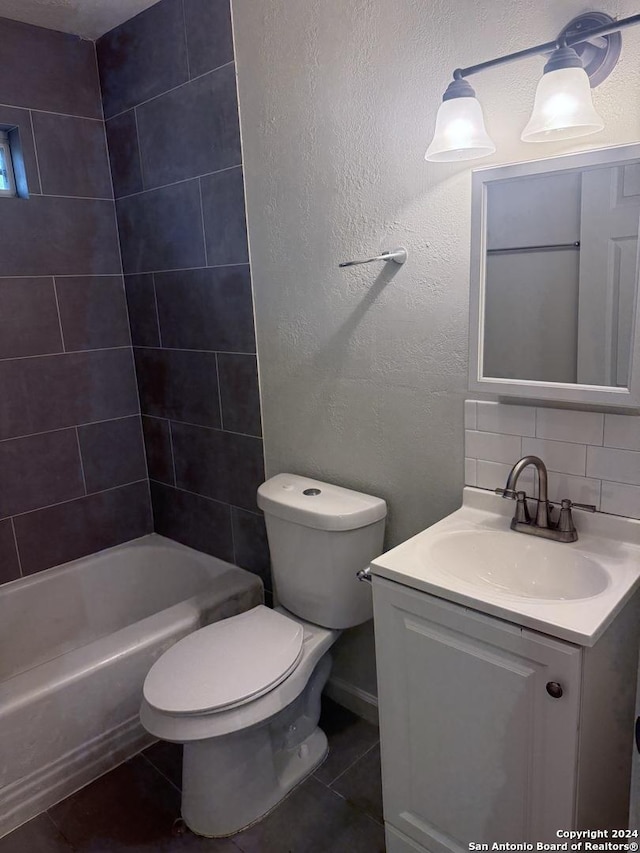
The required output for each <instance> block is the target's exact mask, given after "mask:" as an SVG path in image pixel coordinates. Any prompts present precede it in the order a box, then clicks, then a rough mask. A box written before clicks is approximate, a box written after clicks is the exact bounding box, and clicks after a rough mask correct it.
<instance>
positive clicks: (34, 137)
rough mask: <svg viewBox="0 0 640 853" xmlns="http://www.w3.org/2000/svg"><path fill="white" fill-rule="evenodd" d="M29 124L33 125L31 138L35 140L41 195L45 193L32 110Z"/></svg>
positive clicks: (34, 148) (34, 146) (34, 153)
mask: <svg viewBox="0 0 640 853" xmlns="http://www.w3.org/2000/svg"><path fill="white" fill-rule="evenodd" d="M29 122H30V123H31V136H32V138H33V155H34V157H35V161H36V172H37V173H38V183H39V184H40V193H41V194H43V193H44V186H43V185H42V175H41V174H40V160H39V159H38V143H37V142H36V129H35V127H34V124H33V116H32V114H31V110H29Z"/></svg>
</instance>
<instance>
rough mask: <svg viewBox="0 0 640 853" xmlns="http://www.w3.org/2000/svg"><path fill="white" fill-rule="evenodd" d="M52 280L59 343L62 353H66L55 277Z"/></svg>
mask: <svg viewBox="0 0 640 853" xmlns="http://www.w3.org/2000/svg"><path fill="white" fill-rule="evenodd" d="M52 279H53V295H54V297H55V300H56V313H57V315H58V326H59V327H60V342H61V343H62V352H63V353H66V351H67V347H66V345H65V342H64V332H63V331H62V317H61V316H60V302H59V300H58V287H57V285H56V277H55V275H54V276H52Z"/></svg>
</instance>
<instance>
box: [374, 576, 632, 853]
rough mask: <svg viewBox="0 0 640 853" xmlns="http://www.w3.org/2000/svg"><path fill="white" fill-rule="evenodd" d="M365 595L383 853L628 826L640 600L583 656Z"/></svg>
mask: <svg viewBox="0 0 640 853" xmlns="http://www.w3.org/2000/svg"><path fill="white" fill-rule="evenodd" d="M373 589H374V609H375V617H374V618H375V632H376V655H377V665H378V682H379V710H380V726H381V743H382V771H383V792H384V814H385V822H386V827H387V851H388V853H414V851H423V853H424V851H428V853H445V851H458V853H462V851H467V853H468V851H469V849H470V848H469V844H470V843H471V842H476V843H483V842H488V843H489V845H491V842H494V841H510V842H523V841H528V842H538V841H548V842H553V841H555V842H558V841H561V840H562V839H559V838H558V837H557V834H556V833H557V831H558V830H561V829H574V828H609V829H612V828H618V829H620V828H623V827H626V826H627V821H628V800H629V778H630V766H631V744H632V740H633V720H634V685H635V661H636V660H637V630H638V629H637V623H638V616H637V614H638V609H637V606H636V605H637V600H632V602H631V603H629V604H627V606H626V607H625V608H624V609H623V610H622V611H621V613H620V614H619V615H618V616H617V617H616V619H615V620H614V622H613V623H612V624H611V625H610V627H609V628H608V629H607V630H606V632H605V633H604V634H603V636H602V637H601V638H600V639H599V640H598V641H597V643H596V644H595V645H594V646H593V647H592V648H583V647H581V646H579V645H575V644H573V643H569V642H565V641H563V640H559V639H555V638H552V637H550V636H547V635H545V634H542V633H538V632H536V631H533V630H530V629H528V628H522V627H520V626H518V625H515V624H512V623H510V622H507V621H503V620H502V619H498V618H495V617H493V616H487V615H485V614H483V613H480V612H478V611H476V610H472V609H470V608H468V607H466V606H462V605H460V604H454V603H451V602H449V601H445V600H443V599H441V598H437V597H435V596H432V595H428V594H426V593H425V592H423V591H417V590H415V589H412V588H410V587H408V586H404V585H403V584H400V583H395V582H392V581H389V580H386V579H384V578H381V577H377V576H374V579H373ZM636 599H637V596H636ZM560 694H561V695H560ZM489 849H490V848H489Z"/></svg>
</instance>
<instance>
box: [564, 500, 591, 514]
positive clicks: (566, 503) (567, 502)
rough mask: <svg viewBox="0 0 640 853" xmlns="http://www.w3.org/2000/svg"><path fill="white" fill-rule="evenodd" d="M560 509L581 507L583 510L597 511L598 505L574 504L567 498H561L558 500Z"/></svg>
mask: <svg viewBox="0 0 640 853" xmlns="http://www.w3.org/2000/svg"><path fill="white" fill-rule="evenodd" d="M560 506H561V507H562V509H581V510H583V511H584V512H597V511H598V507H597V506H595V504H576V503H574V502H573V501H571V500H569V498H563V499H562V501H561V502H560Z"/></svg>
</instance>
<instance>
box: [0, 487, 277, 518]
mask: <svg viewBox="0 0 640 853" xmlns="http://www.w3.org/2000/svg"><path fill="white" fill-rule="evenodd" d="M138 482H142V480H139V481H138ZM152 482H153V483H156V484H157V485H158V486H165V487H166V488H168V489H176V491H178V492H185V494H187V495H193V496H194V498H204V500H206V501H211V502H212V503H214V504H220V506H224V507H227V508H228V507H234V508H235V509H239V510H241V511H242V512H248V513H251V515H256V516H257V517H258V518H262V515H261V514H260V513H259V512H256V510H255V509H247V508H246V507H244V506H237V505H236V504H232V503H229V502H228V501H223V500H220V498H212V497H211V496H210V495H202V494H200V492H193V491H191V489H185V488H184V487H183V486H172V485H171V483H163V482H162V480H156V479H153V478H152ZM129 485H131V484H129ZM115 488H118V487H117V486H116V487H115ZM75 500H77V498H76V499H75ZM1 520H2V519H0V521H1Z"/></svg>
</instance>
